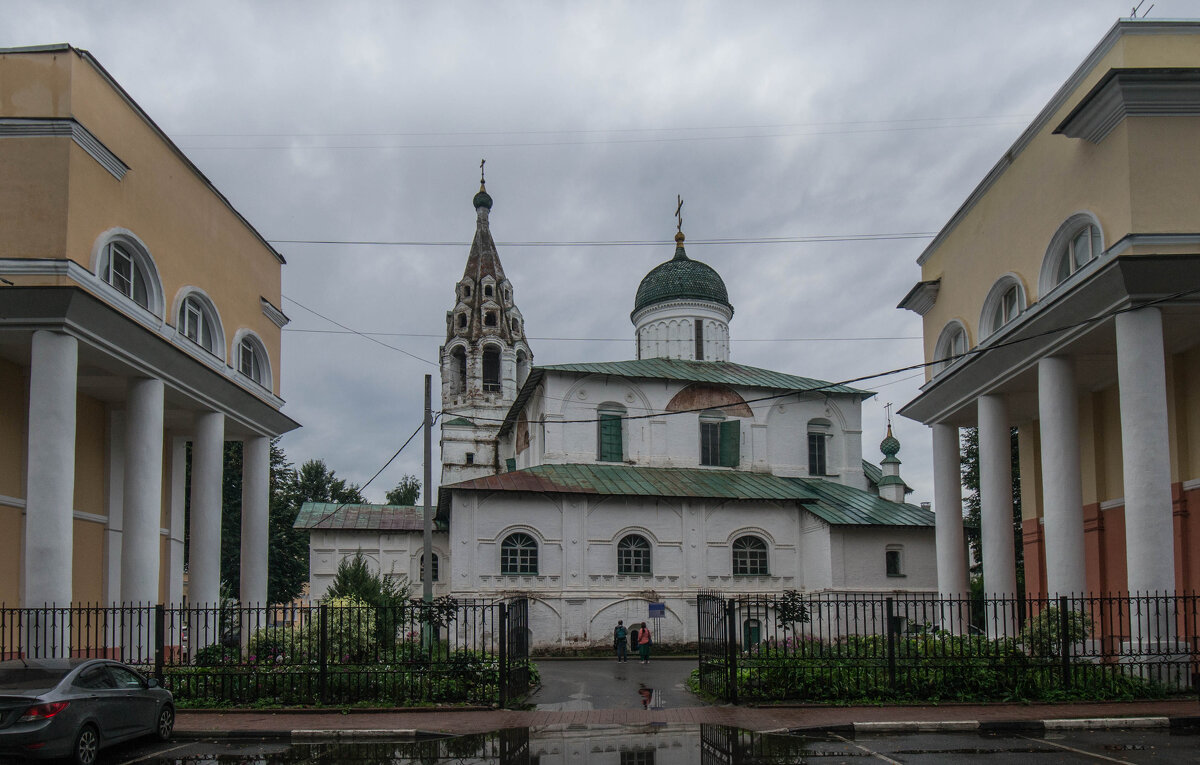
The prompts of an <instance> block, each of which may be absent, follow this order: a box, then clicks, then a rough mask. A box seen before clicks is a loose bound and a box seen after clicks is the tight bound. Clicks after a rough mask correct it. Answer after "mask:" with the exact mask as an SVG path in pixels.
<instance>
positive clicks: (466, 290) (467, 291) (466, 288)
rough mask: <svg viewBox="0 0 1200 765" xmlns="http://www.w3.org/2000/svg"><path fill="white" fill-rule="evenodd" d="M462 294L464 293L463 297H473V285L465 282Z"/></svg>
mask: <svg viewBox="0 0 1200 765" xmlns="http://www.w3.org/2000/svg"><path fill="white" fill-rule="evenodd" d="M462 294H463V297H465V298H469V297H471V285H469V284H464V285H463V286H462Z"/></svg>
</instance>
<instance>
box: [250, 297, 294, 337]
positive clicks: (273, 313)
mask: <svg viewBox="0 0 1200 765" xmlns="http://www.w3.org/2000/svg"><path fill="white" fill-rule="evenodd" d="M258 300H259V302H260V303H261V304H262V312H263V316H266V317H267V318H268V319H270V320H271V323H272V324H274V325H275V326H276V327H279V328H280V329H283V328H284V327H286V326H287V325H288V324H291V322H292V320H291V319H289V318H288V317H287V315H286V314H285V313H284V312H283V311H281V310H279V309H278V308H276V307H275V304H274V303H272V302H271V301H270V300H267V299H266V298H265V297H263V296H262V295H259V296H258Z"/></svg>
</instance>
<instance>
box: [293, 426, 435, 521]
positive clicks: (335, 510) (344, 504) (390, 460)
mask: <svg viewBox="0 0 1200 765" xmlns="http://www.w3.org/2000/svg"><path fill="white" fill-rule="evenodd" d="M441 416H442V413H441V412H436V413H435V414H434V416H433V419H432V420H431V421H430V423H429V426H430V427H431V428H432V427H433V425H434V424H435V423H436V422H437V421H438V419H439V418H441ZM424 427H425V418H424V417H422V418H421V424H420V425H418V426H417V429H416V430H414V431H413V432H412V434H411V435H410V436H409V437H408V438H406V439H405V440H404V443H402V444H400V448H399V449H397V450H396V453H395V454H393V455H392V456H391V457H389V458H388V461H387V462H385V463H383V467H381V468H379V469H378V470H376V471H375V475H373V476H371V477H370V478H368V479H367V482H366V483H364V484H363V485H362V486H359V487H358V491H359V492H360V493H361V492H362V491H363V490H364V489H366V488H367V487H368V486H370V485H371V481H374V480H375V479H376V478H378V477H379V474H380V473H382V472H383V471H385V470H387V469H388V465H391V464H392V463H393V462H395V461H396V458H397V457H399V456H400V452H402V451H404V447H406V446H408V445H409V444H410V443H412V440H413V439H414V438H416V437H417V434H418V433H420V432H421V429H422V428H424ZM351 504H354V503H351V502H342V503H341V504H339V505H338V506H337V507H335V508H333V510H331V511H329V512H328V513H326V514H325V515H323V516H321V517H320V518H318V519H317V520H316V522H315V523H313V524H312V525H311V526H309V528H310V529H315V528H317V527H318V526H320V525H321V524H322V523H324V522H325V521H327V520H329V519H330V518H332V517H333V516H335V515H337V514H338V512H340V511H341V510H342V509H344V508H346V507H349V506H350V505H351Z"/></svg>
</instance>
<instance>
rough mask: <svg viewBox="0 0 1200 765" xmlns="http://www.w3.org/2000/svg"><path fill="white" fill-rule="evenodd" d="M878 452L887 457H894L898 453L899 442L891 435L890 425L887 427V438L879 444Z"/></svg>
mask: <svg viewBox="0 0 1200 765" xmlns="http://www.w3.org/2000/svg"><path fill="white" fill-rule="evenodd" d="M879 451H881V452H883V453H884V455H885V456H887V457H895V456H896V454H897V453H898V452H899V451H900V441H899V440H898V439H897V438H896V437H895V436H893V435H892V426H891V425H888V430H887V437H886V438H884V439H883V440H882V441H880V442H879Z"/></svg>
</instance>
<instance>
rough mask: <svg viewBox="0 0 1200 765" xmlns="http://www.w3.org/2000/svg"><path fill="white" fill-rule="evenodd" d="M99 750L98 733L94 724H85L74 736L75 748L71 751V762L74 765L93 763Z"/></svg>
mask: <svg viewBox="0 0 1200 765" xmlns="http://www.w3.org/2000/svg"><path fill="white" fill-rule="evenodd" d="M99 751H100V734H99V732H97V730H96V727H95V726H94V725H85V726H83V729H82V730H80V731H79V735H78V736H76V737H75V749H74V751H73V752H72V753H71V762H73V763H75V765H93V763H95V762H96V755H97V754H98V753H99Z"/></svg>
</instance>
